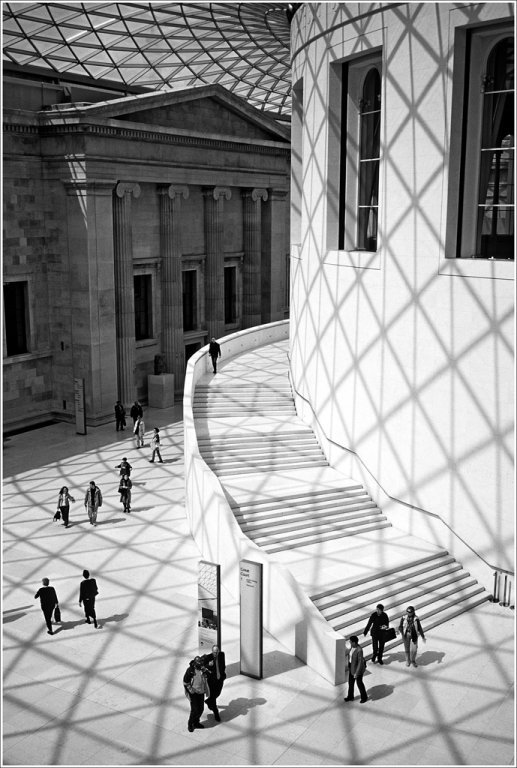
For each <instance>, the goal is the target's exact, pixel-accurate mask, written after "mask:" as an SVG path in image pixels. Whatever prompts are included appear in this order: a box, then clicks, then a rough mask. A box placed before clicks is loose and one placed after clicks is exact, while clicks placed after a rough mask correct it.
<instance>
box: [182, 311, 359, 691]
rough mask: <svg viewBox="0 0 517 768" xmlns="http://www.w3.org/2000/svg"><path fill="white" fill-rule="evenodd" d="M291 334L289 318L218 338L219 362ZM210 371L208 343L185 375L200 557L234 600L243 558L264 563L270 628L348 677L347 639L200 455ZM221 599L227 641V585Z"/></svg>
mask: <svg viewBox="0 0 517 768" xmlns="http://www.w3.org/2000/svg"><path fill="white" fill-rule="evenodd" d="M288 335H289V321H285V320H284V321H280V322H277V323H269V324H267V325H262V326H257V327H255V328H252V329H249V330H245V331H239V332H238V333H235V334H232V335H231V336H227V337H225V338H223V339H219V343H220V344H221V351H222V357H221V361H225V360H227V359H228V358H229V357H231V356H233V355H235V354H238V353H243V352H246V351H249V350H251V349H254V348H256V347H260V346H263V345H264V344H268V343H273V342H274V341H280V340H283V339H286V338H288ZM210 370H211V365H210V361H209V358H208V347H203V349H201V350H199V351H198V352H196V353H195V354H194V355H193V356H192V357H191V358H190V360H189V362H188V366H187V372H186V376H185V390H184V399H183V414H184V439H185V448H184V451H185V498H186V512H187V517H188V520H189V524H190V530H191V532H192V536H193V538H194V540H195V542H196V544H197V546H198V548H199V550H200V552H201V555H202V557H204V558H207V559H209V560H211V561H213V562H216V563H219V564H220V565H221V583H222V585H223V586H224V587H225V588H226V590H228V593H229V594H230V595H231V596H232V598H233V599H238V596H239V561H240V560H242V559H249V560H255V561H257V562H261V563H262V564H263V575H264V626H265V628H266V630H267V631H268V632H269V633H270V634H271V635H272V636H273V637H275V638H276V639H277V640H278V641H279V642H281V643H282V644H283V645H284V646H285V647H286V648H287V649H288V650H289V651H290V652H291V653H293V654H294V655H295V656H297V657H298V658H299V659H301V660H302V661H304V662H305V663H306V664H308V665H309V666H310V667H311V668H312V669H314V670H315V671H316V672H318V674H320V675H321V676H322V677H324V678H325V679H326V680H328V681H329V682H331V683H333V684H334V685H338V684H340V683H343V682H345V681H346V679H347V664H346V660H347V648H346V642H345V638H344V637H343V636H342V635H340V634H338V633H337V632H335V631H334V630H333V629H332V628H331V627H330V626H329V624H328V623H327V621H326V620H325V619H324V617H323V616H322V615H321V613H320V612H319V611H318V609H317V608H316V606H315V605H314V604H313V603H312V601H311V600H310V598H309V597H308V595H306V594H305V592H303V590H302V589H301V588H300V586H299V585H298V583H297V581H296V580H295V579H294V577H293V575H292V574H291V572H290V571H289V570H288V569H286V568H284V567H283V566H281V565H280V564H279V563H277V562H275V560H274V558H273V557H271V556H269V555H268V554H267V553H266V552H264V551H263V550H262V549H260V548H259V547H258V546H257V545H256V544H254V543H253V542H252V541H251V540H250V539H248V538H247V536H245V535H244V534H243V532H242V531H241V529H240V527H239V525H238V523H237V521H236V519H235V517H234V515H233V512H232V510H231V507H230V505H229V503H228V501H227V499H226V496H225V494H224V491H223V489H222V486H221V484H220V482H219V480H218V478H217V476H216V475H215V474H214V473H213V472H212V470H211V469H209V467H208V466H207V464H206V463H205V461H204V460H203V457H202V456H201V454H200V451H199V447H198V442H197V436H196V429H195V423H194V414H193V408H192V406H193V402H194V393H195V388H196V384H197V382H198V381H199V379H200V378H201V376H203V375H204V374H205V373H207V372H210ZM222 599H223V605H222V612H223V643H224V607H225V606H224V599H225V590H223V598H222Z"/></svg>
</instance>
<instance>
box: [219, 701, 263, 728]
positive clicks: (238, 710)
mask: <svg viewBox="0 0 517 768" xmlns="http://www.w3.org/2000/svg"><path fill="white" fill-rule="evenodd" d="M261 704H267V699H262V698H257V699H245V698H244V697H243V696H240V697H239V698H238V699H232V700H231V701H230V703H229V704H218V709H219V712H220V714H221V720H223V721H224V722H225V723H226V722H228V720H234V719H235V718H236V717H240V716H241V715H247V714H248V712H249V711H250V709H253V708H254V707H258V706H259V705H261ZM213 722H214V723H215V722H216V721H215V719H214V720H213Z"/></svg>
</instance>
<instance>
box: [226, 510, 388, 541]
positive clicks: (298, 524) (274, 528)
mask: <svg viewBox="0 0 517 768" xmlns="http://www.w3.org/2000/svg"><path fill="white" fill-rule="evenodd" d="M376 514H380V510H379V509H378V508H377V507H376V506H375V504H374V502H371V505H370V506H367V507H365V508H363V509H357V510H354V511H352V512H342V511H341V510H339V511H337V512H322V513H320V514H319V515H318V514H315V515H304V514H300V515H298V516H293V517H291V518H289V519H287V520H286V519H278V518H277V519H274V520H268V521H258V522H255V523H245V522H241V521H240V520H239V521H238V522H239V525H240V526H241V529H242V531H243V533H245V534H246V535H247V536H249V537H250V538H253V539H254V534H256V533H259V534H260V535H264V536H267V535H270V534H271V535H275V534H276V533H280V534H283V533H288V532H290V531H292V532H296V531H302V530H307V528H308V527H309V529H310V530H313V529H314V528H316V527H321V526H324V525H330V524H339V525H344V526H347V525H355V524H356V523H358V522H361V521H362V520H365V519H368V520H371V519H372V516H373V515H376ZM384 519H385V518H384Z"/></svg>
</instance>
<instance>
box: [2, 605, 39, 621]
mask: <svg viewBox="0 0 517 768" xmlns="http://www.w3.org/2000/svg"><path fill="white" fill-rule="evenodd" d="M28 608H33V606H32V605H20V607H19V608H9V609H8V610H7V611H2V623H3V624H9V622H11V621H16V620H17V619H21V618H23V616H26V615H27V614H26V613H25V611H26V610H27V609H28Z"/></svg>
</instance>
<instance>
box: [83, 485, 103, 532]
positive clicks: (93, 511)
mask: <svg viewBox="0 0 517 768" xmlns="http://www.w3.org/2000/svg"><path fill="white" fill-rule="evenodd" d="M84 506H85V507H86V509H87V510H88V518H89V520H90V525H94V526H96V525H97V512H98V509H99V507H102V493H101V489H100V488H98V487H97V486H96V485H95V480H90V485H89V487H88V490H87V491H86V495H85V497H84Z"/></svg>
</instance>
